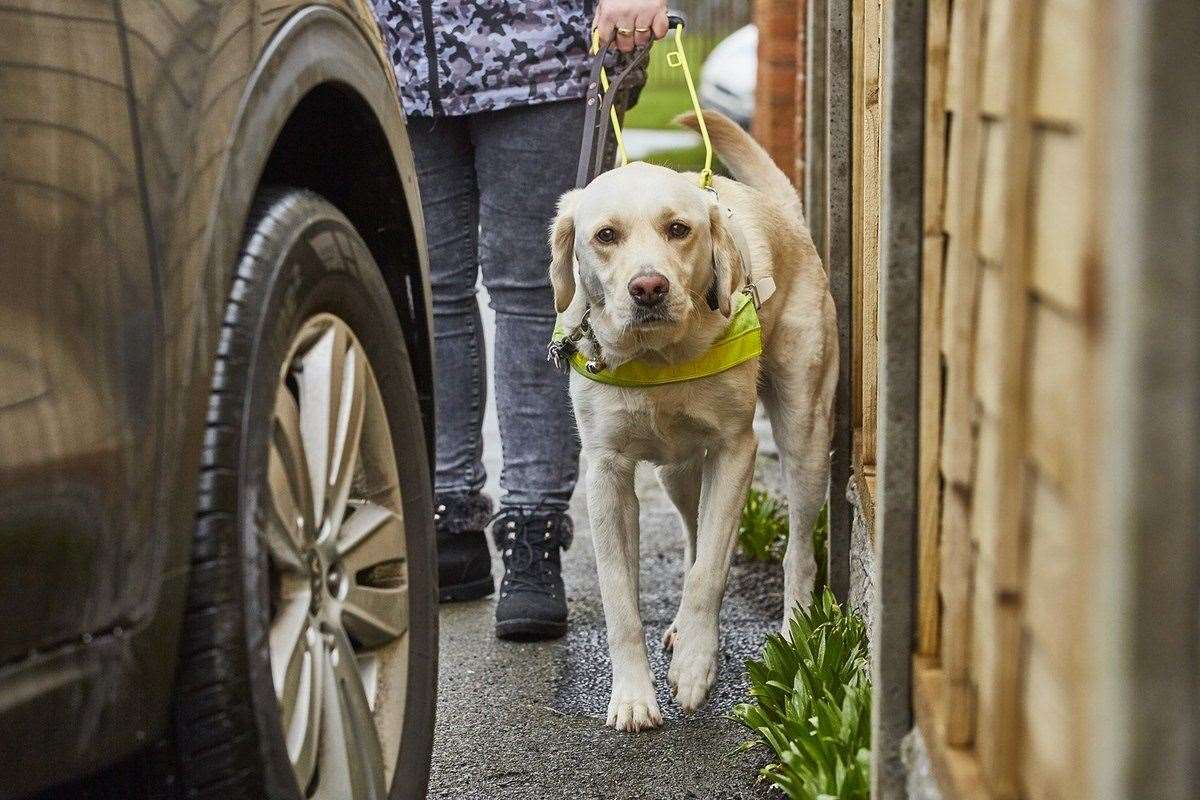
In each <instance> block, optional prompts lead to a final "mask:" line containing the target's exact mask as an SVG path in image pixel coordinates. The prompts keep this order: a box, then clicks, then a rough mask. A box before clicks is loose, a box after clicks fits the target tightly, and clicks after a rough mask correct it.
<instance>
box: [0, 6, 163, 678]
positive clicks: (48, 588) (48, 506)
mask: <svg viewBox="0 0 1200 800" xmlns="http://www.w3.org/2000/svg"><path fill="white" fill-rule="evenodd" d="M0 43H2V44H0V98H3V100H2V103H0V231H2V232H3V235H2V236H0V240H2V241H3V246H2V247H0V286H3V287H4V291H3V292H0V369H2V370H3V379H0V385H4V386H6V387H7V388H6V389H4V390H0V585H2V586H4V587H5V597H6V605H7V608H6V611H7V612H8V619H9V620H10V621H11V622H10V624H7V625H5V626H3V627H0V663H4V662H8V661H11V660H13V659H17V658H20V657H21V656H22V655H23V654H25V653H27V652H29V651H30V650H32V649H42V650H44V649H48V648H54V647H56V646H60V645H63V644H66V643H69V642H71V641H75V640H78V639H79V638H80V637H84V636H88V635H91V634H93V633H95V632H98V631H103V630H107V629H109V628H112V627H114V626H116V625H118V624H119V623H120V622H121V621H122V618H123V617H124V616H125V615H126V614H127V613H128V612H129V611H130V609H131V607H132V604H133V602H134V598H135V596H136V594H137V589H136V587H134V585H133V584H134V583H135V581H133V580H131V578H136V576H137V574H138V573H137V568H138V562H139V558H140V557H141V554H142V553H143V552H144V551H145V540H144V537H145V535H146V531H147V526H146V520H147V519H149V518H151V517H152V515H153V512H154V506H155V494H154V486H155V483H154V481H153V479H152V477H151V476H152V474H153V473H151V472H149V469H152V468H153V466H154V465H155V463H156V458H157V456H156V451H157V448H156V433H157V420H158V418H159V415H160V403H159V396H158V390H159V385H160V383H159V380H160V376H159V372H160V370H159V369H158V364H159V357H158V353H157V351H156V344H155V343H156V339H157V328H158V318H157V313H156V306H157V303H156V294H155V273H154V268H153V265H152V257H151V255H152V251H151V246H150V245H151V241H150V237H149V235H148V230H147V220H146V217H145V214H144V213H143V207H142V190H141V183H140V180H139V164H138V159H137V154H136V149H135V146H134V145H135V139H136V137H135V134H134V125H133V122H132V119H131V116H130V114H129V105H128V87H127V83H126V71H125V68H124V60H123V55H122V53H123V51H122V47H121V37H120V35H119V20H118V19H117V17H116V14H115V7H114V6H113V4H112V3H111V2H107V1H104V2H102V1H101V0H60V1H59V2H53V1H52V0H40V1H38V2H35V1H34V0H24V2H19V3H16V4H8V5H6V6H5V7H4V8H2V9H0Z"/></svg>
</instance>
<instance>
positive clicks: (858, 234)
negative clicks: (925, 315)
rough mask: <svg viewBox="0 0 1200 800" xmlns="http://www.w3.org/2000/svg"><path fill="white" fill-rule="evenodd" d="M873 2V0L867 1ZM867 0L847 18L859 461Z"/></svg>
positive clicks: (854, 0)
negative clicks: (864, 42) (849, 60)
mask: <svg viewBox="0 0 1200 800" xmlns="http://www.w3.org/2000/svg"><path fill="white" fill-rule="evenodd" d="M870 1H871V2H874V1H875V0H870ZM866 4H867V0H851V14H852V15H853V16H852V19H851V21H850V36H851V42H850V54H851V55H850V57H851V76H850V108H851V114H852V116H851V120H850V125H851V128H850V130H851V134H850V148H851V151H850V198H851V200H850V270H851V272H850V275H851V278H850V281H851V285H853V287H854V291H853V292H852V293H851V297H852V298H853V306H852V310H851V315H852V322H851V326H852V327H851V330H852V333H851V339H852V340H853V342H854V356H853V358H854V362H853V364H854V365H853V367H852V369H851V371H850V380H851V382H852V388H851V391H852V392H853V393H854V403H853V406H852V408H853V411H852V412H851V413H852V419H853V421H854V422H853V424H854V435H855V441H856V453H855V456H856V458H858V459H859V460H860V461H861V458H862V447H861V442H862V413H863V412H862V399H863V363H862V356H863V352H862V340H863V304H862V285H863V272H862V268H863V264H862V237H863V213H862V212H863V205H864V199H863V196H864V191H865V186H864V180H863V179H864V175H863V171H862V161H863V135H862V132H863V118H864V116H865V114H866V93H865V92H864V91H863V70H864V69H865V68H866V67H865V65H866V52H865V48H864V46H863V37H864V34H865V31H866V28H865V25H864V23H865V20H864V15H865V14H866Z"/></svg>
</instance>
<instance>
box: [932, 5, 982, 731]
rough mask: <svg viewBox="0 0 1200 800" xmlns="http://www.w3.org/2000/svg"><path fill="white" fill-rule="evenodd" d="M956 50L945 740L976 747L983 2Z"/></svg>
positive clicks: (964, 11) (945, 472)
mask: <svg viewBox="0 0 1200 800" xmlns="http://www.w3.org/2000/svg"><path fill="white" fill-rule="evenodd" d="M953 13H954V21H953V23H952V28H951V30H952V35H953V36H954V37H956V38H958V39H959V41H958V42H957V44H955V43H954V42H952V43H951V52H952V53H957V54H958V59H957V61H958V67H959V70H960V72H961V74H959V75H958V76H957V82H958V86H959V97H958V100H959V110H958V113H956V114H955V115H954V118H953V120H952V122H951V124H952V126H953V128H952V139H951V153H950V156H949V157H950V160H951V164H950V171H951V174H952V175H953V176H954V180H955V182H956V184H957V185H956V186H955V187H954V188H953V191H954V192H955V197H956V203H955V206H954V208H953V209H950V208H949V207H948V208H947V214H951V213H952V214H953V215H954V218H953V220H951V219H949V218H947V229H948V230H949V231H950V242H949V245H948V248H947V255H946V262H947V263H946V280H945V287H946V288H945V301H944V303H943V308H944V312H945V315H944V316H943V320H942V324H943V326H944V338H945V339H946V400H945V412H944V416H943V419H944V423H943V425H944V427H943V433H942V450H941V470H942V476H943V478H944V479H945V485H944V493H943V511H942V514H943V517H942V547H941V553H942V558H941V564H942V570H941V571H942V581H941V583H942V599H943V603H944V606H943V618H942V664H943V666H944V668H945V670H946V704H947V709H948V711H947V718H946V743H947V744H950V745H953V746H962V745H966V744H969V743H970V742H971V740H972V739H973V737H974V727H975V691H974V687H973V686H972V684H971V665H970V654H971V602H972V600H971V598H972V595H973V585H972V583H973V574H972V570H973V556H972V552H971V542H970V536H969V508H970V502H971V497H970V486H971V479H972V467H973V463H974V449H975V441H974V431H973V419H974V398H973V393H972V388H971V387H972V382H973V378H972V350H973V345H974V342H973V339H974V337H973V333H972V331H973V327H974V322H975V298H976V293H977V291H978V286H977V283H978V281H977V277H976V276H977V273H978V270H979V265H978V257H977V256H976V254H975V229H976V208H977V204H978V199H979V198H978V189H977V187H978V184H979V171H980V155H981V153H980V149H981V145H982V142H981V138H982V121H981V119H980V111H979V101H980V98H979V94H980V86H979V80H980V49H981V47H980V45H981V43H982V38H983V0H956V2H955V4H954V12H953Z"/></svg>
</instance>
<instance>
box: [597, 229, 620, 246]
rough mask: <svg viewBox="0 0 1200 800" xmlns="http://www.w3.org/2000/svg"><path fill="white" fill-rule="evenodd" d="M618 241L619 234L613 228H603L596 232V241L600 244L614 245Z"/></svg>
mask: <svg viewBox="0 0 1200 800" xmlns="http://www.w3.org/2000/svg"><path fill="white" fill-rule="evenodd" d="M616 240H617V232H616V231H615V230H613V229H612V228H601V229H600V230H598V231H596V241H597V242H599V243H600V244H612V243H613V242H615V241H616Z"/></svg>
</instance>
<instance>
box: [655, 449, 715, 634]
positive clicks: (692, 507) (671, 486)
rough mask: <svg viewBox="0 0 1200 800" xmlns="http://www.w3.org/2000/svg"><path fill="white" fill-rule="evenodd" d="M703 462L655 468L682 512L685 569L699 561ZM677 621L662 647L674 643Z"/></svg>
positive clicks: (664, 488)
mask: <svg viewBox="0 0 1200 800" xmlns="http://www.w3.org/2000/svg"><path fill="white" fill-rule="evenodd" d="M703 468H704V463H703V461H702V460H701V459H694V460H691V461H684V462H681V463H675V464H664V465H662V466H660V467H659V468H658V469H657V470H656V472H657V473H658V482H659V483H661V484H662V487H663V490H664V491H666V493H667V497H669V498H671V502H672V503H674V505H675V510H676V511H677V512H679V524H680V526H681V527H682V528H683V571H684V574H687V571H688V570H689V569H691V567H692V564H694V563H695V561H696V526H697V524H698V520H697V517H698V515H699V512H700V479H701V476H702V474H703V473H702V470H703ZM676 630H677V627H676V623H675V621H672V622H671V626H670V627H669V628H667V630H666V631H665V632H664V633H663V647H665V648H666V649H667V650H670V649H671V648H672V647H674V645H675V631H676Z"/></svg>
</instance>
